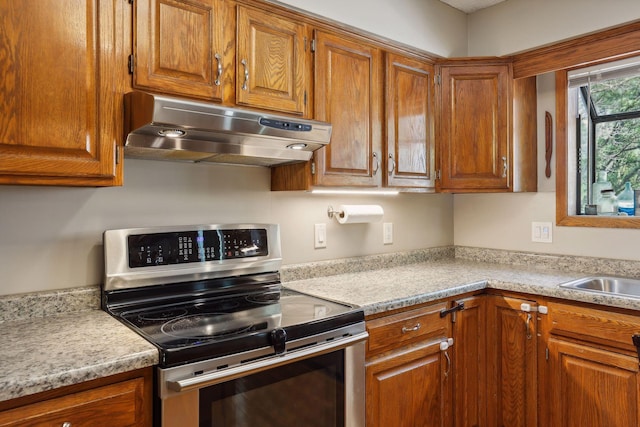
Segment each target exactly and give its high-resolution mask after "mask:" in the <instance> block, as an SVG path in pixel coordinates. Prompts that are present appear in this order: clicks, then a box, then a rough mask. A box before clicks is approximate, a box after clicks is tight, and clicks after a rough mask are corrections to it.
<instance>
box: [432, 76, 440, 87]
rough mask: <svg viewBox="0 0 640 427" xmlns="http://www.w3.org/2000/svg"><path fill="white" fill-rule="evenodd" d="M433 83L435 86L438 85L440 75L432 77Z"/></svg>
mask: <svg viewBox="0 0 640 427" xmlns="http://www.w3.org/2000/svg"><path fill="white" fill-rule="evenodd" d="M433 82H434V83H435V84H437V85H439V84H440V74H436V75H435V76H433Z"/></svg>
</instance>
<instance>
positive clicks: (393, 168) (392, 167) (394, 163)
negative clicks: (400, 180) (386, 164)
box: [389, 153, 396, 176]
mask: <svg viewBox="0 0 640 427" xmlns="http://www.w3.org/2000/svg"><path fill="white" fill-rule="evenodd" d="M389 160H391V168H390V169H389V176H391V175H393V172H395V170H396V160H395V159H394V158H393V154H392V153H389Z"/></svg>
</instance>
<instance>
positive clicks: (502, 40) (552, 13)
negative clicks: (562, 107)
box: [454, 0, 640, 260]
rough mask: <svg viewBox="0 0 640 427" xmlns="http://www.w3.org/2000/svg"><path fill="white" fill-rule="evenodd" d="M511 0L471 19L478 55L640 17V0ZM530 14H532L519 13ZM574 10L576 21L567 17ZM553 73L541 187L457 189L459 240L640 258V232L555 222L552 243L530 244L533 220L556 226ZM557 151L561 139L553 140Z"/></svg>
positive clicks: (543, 93)
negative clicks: (549, 153)
mask: <svg viewBox="0 0 640 427" xmlns="http://www.w3.org/2000/svg"><path fill="white" fill-rule="evenodd" d="M604 4H605V2H601V1H598V0H586V1H585V0H580V1H578V0H562V1H550V0H544V1H535V2H533V1H530V0H508V1H506V2H504V3H500V4H498V5H496V6H495V7H492V8H489V9H486V10H483V11H480V12H477V13H475V14H473V15H470V17H469V52H470V54H471V55H485V54H506V53H511V52H516V51H520V50H525V49H529V48H532V47H535V46H539V45H543V44H546V43H549V42H552V41H554V40H560V39H564V38H568V37H572V36H576V35H579V34H583V33H588V32H591V31H594V30H597V29H602V28H606V27H610V26H613V25H616V24H620V23H624V22H628V21H632V20H637V19H640V2H638V1H637V0H615V1H610V2H606V13H603V10H602V9H603V5H604ZM523 16H526V17H527V19H522V18H520V17H523ZM569 16H574V17H575V18H576V19H567V17H569ZM554 90H555V84H554V78H553V75H551V74H548V75H543V76H539V77H538V114H537V122H538V193H532V194H494V195H455V196H454V233H455V238H454V242H455V244H456V245H463V246H476V247H488V248H496V249H508V250H523V251H534V252H545V253H554V254H569V255H583V256H596V257H605V258H619V259H632V260H640V251H638V248H639V247H640V230H628V229H597V228H583V227H556V226H555V225H554V227H553V243H534V242H531V222H532V221H548V222H552V223H554V224H555V156H554V158H553V159H552V165H554V167H553V168H552V177H551V179H547V178H546V177H545V176H544V139H543V138H544V112H545V111H549V112H551V113H552V115H553V117H554V123H555V94H554ZM554 152H555V144H554Z"/></svg>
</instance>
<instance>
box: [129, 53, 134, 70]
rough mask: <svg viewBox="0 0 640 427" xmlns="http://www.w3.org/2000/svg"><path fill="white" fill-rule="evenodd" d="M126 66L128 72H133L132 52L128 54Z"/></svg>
mask: <svg viewBox="0 0 640 427" xmlns="http://www.w3.org/2000/svg"><path fill="white" fill-rule="evenodd" d="M128 67H129V74H133V67H134V60H133V53H132V54H131V55H129V63H128Z"/></svg>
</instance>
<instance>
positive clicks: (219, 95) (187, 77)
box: [133, 0, 233, 102]
mask: <svg viewBox="0 0 640 427" xmlns="http://www.w3.org/2000/svg"><path fill="white" fill-rule="evenodd" d="M226 5H227V4H226V2H225V1H223V0H189V1H182V0H138V1H136V2H135V3H134V7H135V9H136V10H135V14H134V58H133V62H134V63H133V69H134V73H133V84H134V87H137V88H140V89H148V90H151V91H159V92H163V93H169V94H174V95H182V96H191V97H197V98H203V99H206V100H215V101H220V102H221V101H222V100H223V93H224V92H223V90H224V88H225V86H228V85H229V84H230V81H229V80H228V77H229V76H228V74H225V70H228V69H229V67H230V66H231V67H233V51H229V49H228V48H229V47H228V45H227V40H225V37H226V36H227V37H228V35H227V33H229V28H231V29H233V22H227V20H226V17H227V15H226V13H225V12H226V9H225V7H226ZM225 28H227V30H225ZM225 31H226V32H225ZM231 35H233V30H231ZM232 40H233V39H232Z"/></svg>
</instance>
